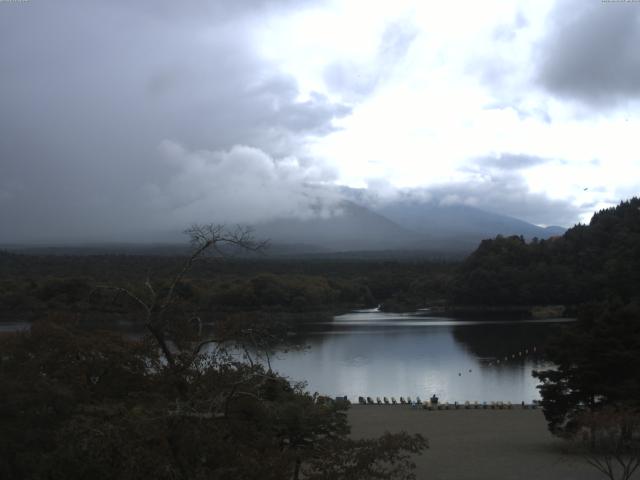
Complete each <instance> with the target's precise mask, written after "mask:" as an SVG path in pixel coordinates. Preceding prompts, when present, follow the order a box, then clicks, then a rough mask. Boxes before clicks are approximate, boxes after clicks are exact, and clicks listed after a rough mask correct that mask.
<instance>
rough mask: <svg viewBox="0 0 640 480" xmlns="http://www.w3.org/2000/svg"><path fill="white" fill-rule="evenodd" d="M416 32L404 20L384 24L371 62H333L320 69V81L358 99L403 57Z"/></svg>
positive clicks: (368, 92)
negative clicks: (321, 78)
mask: <svg viewBox="0 0 640 480" xmlns="http://www.w3.org/2000/svg"><path fill="white" fill-rule="evenodd" d="M417 34H418V30H417V28H416V26H415V25H414V24H413V23H412V22H411V20H408V19H402V20H397V21H395V22H391V23H389V24H388V25H387V27H386V29H385V31H384V32H383V34H382V38H381V40H380V44H379V45H378V49H377V52H376V55H375V57H374V59H373V60H372V61H371V62H354V61H344V60H340V61H336V62H333V63H331V64H329V65H328V66H327V67H326V69H325V71H324V80H325V83H326V84H327V86H328V87H329V88H330V89H331V90H332V91H333V92H336V93H338V94H340V95H342V96H343V97H344V98H345V99H347V100H351V101H354V100H358V99H360V98H362V97H364V96H366V95H369V94H370V93H371V92H373V91H374V90H375V89H376V87H377V86H378V85H379V84H380V82H382V81H383V80H384V79H385V76H386V75H387V74H388V73H389V71H390V70H391V69H392V68H393V67H394V66H395V65H396V64H397V63H398V62H399V61H401V60H402V58H404V56H405V55H406V54H407V52H408V51H409V48H410V47H411V44H412V43H413V41H414V39H415V38H416V36H417Z"/></svg>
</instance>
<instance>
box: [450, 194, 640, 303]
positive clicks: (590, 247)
mask: <svg viewBox="0 0 640 480" xmlns="http://www.w3.org/2000/svg"><path fill="white" fill-rule="evenodd" d="M638 295H640V199H639V198H636V197H634V198H632V199H631V200H628V201H625V202H622V203H620V205H618V206H616V207H614V208H608V209H605V210H601V211H599V212H597V213H596V214H595V215H594V216H593V218H592V219H591V221H590V223H589V225H576V226H575V227H573V228H571V229H569V230H568V231H567V232H566V233H565V234H564V235H563V236H562V237H554V238H550V239H547V240H537V239H533V240H531V241H529V242H526V241H525V240H524V238H523V237H515V236H513V237H502V236H498V237H496V238H495V239H492V240H484V241H483V242H482V243H481V244H480V246H479V247H478V249H477V250H476V251H475V252H474V253H473V254H471V255H470V256H469V257H468V259H467V260H465V262H463V264H462V265H461V266H460V268H459V270H458V275H457V277H456V280H455V282H454V286H453V289H452V292H451V300H452V301H453V302H454V303H456V304H477V305H483V304H484V305H532V304H554V303H562V304H579V303H583V302H586V301H593V300H605V299H610V298H616V299H619V300H621V301H623V302H628V301H630V300H631V299H633V298H636V297H637V296H638Z"/></svg>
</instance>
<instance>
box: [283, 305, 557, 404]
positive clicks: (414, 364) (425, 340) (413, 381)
mask: <svg viewBox="0 0 640 480" xmlns="http://www.w3.org/2000/svg"><path fill="white" fill-rule="evenodd" d="M425 313H426V312H418V313H416V314H395V313H382V312H375V311H361V312H355V313H350V314H346V315H341V316H337V317H335V318H334V321H333V322H330V323H317V324H312V325H310V326H309V328H310V331H309V332H307V334H306V335H305V342H306V343H307V344H309V345H310V347H311V348H310V349H308V350H307V351H305V352H289V353H287V354H286V355H279V356H278V358H277V359H276V360H275V361H273V362H272V363H273V365H274V369H276V370H278V371H279V372H280V373H282V374H283V375H285V376H288V377H289V378H290V379H292V380H306V381H307V382H308V388H309V390H310V391H312V392H313V391H318V392H320V393H323V394H327V395H331V396H338V395H347V396H349V397H350V398H351V399H352V400H354V399H357V397H358V396H359V395H364V396H367V395H369V396H373V397H375V396H380V397H382V396H395V397H399V396H401V395H402V396H407V395H408V396H411V397H415V396H417V395H419V396H421V397H422V398H423V399H424V398H427V397H430V396H431V395H432V394H434V393H435V394H436V395H438V396H439V397H440V399H441V400H443V401H450V402H453V401H458V402H464V401H465V400H469V401H476V400H477V401H479V402H483V401H493V400H496V401H498V400H500V401H511V402H520V401H523V400H524V401H527V402H530V401H531V400H532V399H537V398H539V394H538V391H537V389H536V383H537V382H536V380H535V379H534V378H533V377H532V376H531V372H532V370H535V369H540V368H546V367H548V366H549V365H548V364H547V363H545V362H544V359H543V357H542V351H543V348H544V344H545V341H546V338H547V337H548V336H549V335H550V334H552V333H553V332H554V331H557V329H558V328H561V326H562V324H564V323H566V320H550V321H540V320H525V321H516V322H508V321H504V320H496V321H492V320H490V319H488V320H481V321H469V320H456V319H451V318H442V317H429V316H427V315H428V314H425ZM498 362H499V363H498Z"/></svg>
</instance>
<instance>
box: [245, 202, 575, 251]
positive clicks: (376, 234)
mask: <svg viewBox="0 0 640 480" xmlns="http://www.w3.org/2000/svg"><path fill="white" fill-rule="evenodd" d="M564 230H565V229H564V228H562V227H548V228H544V227H539V226H537V225H533V224H531V223H527V222H524V221H522V220H518V219H517V218H513V217H509V216H506V215H499V214H496V213H491V212H486V211H483V210H480V209H478V208H474V207H469V206H465V205H441V204H437V203H435V202H417V201H413V202H412V201H407V200H404V201H396V202H392V203H386V204H384V205H383V206H380V207H377V208H376V210H375V211H374V210H372V209H370V208H367V207H365V206H363V205H358V204H356V203H354V202H351V201H346V200H345V201H343V202H341V203H339V204H338V205H337V206H336V207H335V209H334V210H333V211H331V212H330V215H328V216H316V217H312V218H307V219H293V218H280V219H278V220H273V221H269V222H266V223H263V224H260V225H257V226H256V234H257V236H259V237H262V238H269V239H270V240H271V242H272V243H273V244H274V245H280V246H281V245H283V244H295V245H298V251H300V245H306V246H307V248H308V251H312V250H316V251H317V250H318V249H322V250H324V251H364V250H415V251H428V252H433V253H468V252H471V251H472V250H473V249H475V248H476V247H477V246H478V243H479V242H480V241H481V240H483V239H485V238H493V237H495V236H496V235H522V236H524V237H525V238H528V239H531V238H533V237H538V238H549V237H551V236H555V235H559V234H562V233H563V232H564ZM280 250H281V249H279V251H280ZM302 250H304V249H302Z"/></svg>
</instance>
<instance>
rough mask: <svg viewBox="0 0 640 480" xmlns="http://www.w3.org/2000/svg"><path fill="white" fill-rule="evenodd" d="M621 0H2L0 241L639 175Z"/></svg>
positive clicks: (636, 89)
mask: <svg viewBox="0 0 640 480" xmlns="http://www.w3.org/2000/svg"><path fill="white" fill-rule="evenodd" d="M639 45H640V3H637V2H605V1H601V0H558V1H552V0H535V1H526V2H525V1H513V2H505V1H504V0H483V1H482V2H478V1H471V0H469V1H464V0H463V1H458V2H444V1H426V0H394V1H393V2H372V1H371V0H362V1H359V0H344V1H329V0H328V1H324V2H323V1H299V0H279V1H277V0H274V1H269V0H245V1H235V0H224V1H223V0H219V1H215V0H211V1H209V0H208V1H204V0H203V1H195V0H194V1H188V0H138V1H135V2H134V1H130V0H110V1H104V0H101V1H98V0H77V1H71V0H69V1H66V0H56V1H52V0H47V1H45V0H27V1H6V0H0V132H1V133H0V226H1V228H0V242H17V241H28V242H49V241H93V240H100V239H105V240H131V239H141V238H144V239H150V238H151V239H152V238H153V235H155V234H158V235H161V234H162V233H163V232H166V231H170V230H180V229H182V228H183V227H185V226H187V225H188V224H190V223H191V222H194V221H215V222H224V221H226V222H256V221H259V220H261V219H265V218H270V217H274V216H302V217H304V216H309V215H313V214H314V212H317V211H318V205H325V204H327V205H328V204H330V203H331V202H333V201H335V200H336V198H337V195H338V193H337V192H338V191H339V189H338V188H336V187H337V186H341V185H342V186H350V187H357V188H370V189H371V190H372V191H373V192H375V193H376V195H378V196H379V197H380V198H383V199H393V198H397V195H399V194H401V193H402V192H405V191H409V192H412V194H417V196H418V197H420V198H428V199H430V201H432V202H441V203H444V204H452V203H464V204H467V205H473V206H477V207H479V208H483V209H486V210H490V211H494V212H498V213H505V214H509V215H513V216H516V217H519V218H522V219H524V220H527V221H530V222H533V223H537V224H542V225H551V224H559V225H564V226H570V225H572V224H573V223H575V222H577V221H580V220H582V221H584V220H587V219H588V218H589V216H590V214H591V213H592V212H593V211H594V210H595V209H598V208H602V207H605V206H610V205H613V204H615V203H617V202H619V201H620V200H621V199H625V198H628V197H630V196H633V195H637V194H638V193H640V149H639V148H638V145H639V144H640V140H639V139H640V114H639V112H640V110H639V109H638V107H639V106H640V102H639V100H640V48H639V47H638V46H639Z"/></svg>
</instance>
